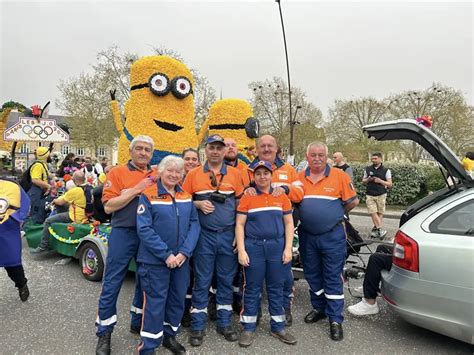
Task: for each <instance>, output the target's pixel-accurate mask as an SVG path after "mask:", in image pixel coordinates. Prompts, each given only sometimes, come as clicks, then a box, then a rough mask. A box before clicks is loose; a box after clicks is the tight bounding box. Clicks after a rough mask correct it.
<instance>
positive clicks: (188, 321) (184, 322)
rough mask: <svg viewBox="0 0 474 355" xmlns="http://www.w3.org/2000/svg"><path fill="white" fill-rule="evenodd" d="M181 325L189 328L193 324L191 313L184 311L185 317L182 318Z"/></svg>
mask: <svg viewBox="0 0 474 355" xmlns="http://www.w3.org/2000/svg"><path fill="white" fill-rule="evenodd" d="M181 326H182V327H183V328H189V327H190V326H191V313H189V310H188V311H184V314H183V319H181Z"/></svg>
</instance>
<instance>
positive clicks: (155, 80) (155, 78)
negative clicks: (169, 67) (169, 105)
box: [148, 73, 170, 96]
mask: <svg viewBox="0 0 474 355" xmlns="http://www.w3.org/2000/svg"><path fill="white" fill-rule="evenodd" d="M148 84H149V86H150V90H151V92H152V93H154V94H155V95H157V96H164V95H166V94H167V93H168V92H169V91H170V80H169V79H168V77H167V76H166V74H163V73H155V74H153V75H152V76H151V77H150V80H149V81H148Z"/></svg>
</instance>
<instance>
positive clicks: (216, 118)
mask: <svg viewBox="0 0 474 355" xmlns="http://www.w3.org/2000/svg"><path fill="white" fill-rule="evenodd" d="M206 134H209V135H212V134H219V135H220V136H222V137H224V138H233V139H234V140H235V141H236V143H237V146H238V148H239V152H240V153H239V159H240V160H242V161H244V162H245V163H247V164H249V163H250V162H251V160H253V159H251V157H249V156H247V155H246V152H247V150H248V149H249V148H250V147H255V140H256V138H258V135H259V123H258V120H257V119H256V118H254V117H253V109H252V105H250V104H249V103H248V102H247V101H245V100H241V99H222V100H218V101H216V102H214V103H213V104H212V105H211V107H210V109H209V115H208V118H207V120H206V121H205V122H204V124H203V126H202V127H201V130H200V132H199V136H198V139H199V141H200V142H201V141H202V140H203V139H204V137H205V135H206Z"/></svg>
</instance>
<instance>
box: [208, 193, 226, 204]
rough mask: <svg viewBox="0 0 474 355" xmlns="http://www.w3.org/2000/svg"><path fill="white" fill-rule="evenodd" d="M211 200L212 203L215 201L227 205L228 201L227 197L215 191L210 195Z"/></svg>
mask: <svg viewBox="0 0 474 355" xmlns="http://www.w3.org/2000/svg"><path fill="white" fill-rule="evenodd" d="M209 198H210V200H211V201H214V202H217V203H225V200H227V195H224V194H221V193H220V192H217V191H214V192H212V193H211V194H210V195H209Z"/></svg>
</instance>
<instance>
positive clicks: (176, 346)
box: [163, 335, 186, 355]
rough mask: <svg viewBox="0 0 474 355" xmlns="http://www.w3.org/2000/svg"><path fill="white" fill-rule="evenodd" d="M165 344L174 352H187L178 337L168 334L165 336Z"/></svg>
mask: <svg viewBox="0 0 474 355" xmlns="http://www.w3.org/2000/svg"><path fill="white" fill-rule="evenodd" d="M163 346H164V347H165V348H167V349H168V350H170V351H171V352H172V353H173V354H178V355H179V354H186V349H185V347H184V346H182V345H181V344H180V343H179V342H178V341H177V340H176V337H170V336H166V335H165V337H164V338H163Z"/></svg>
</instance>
